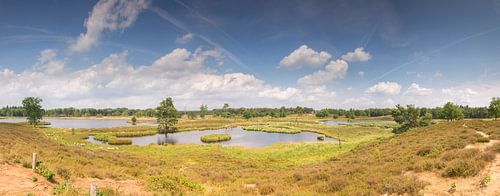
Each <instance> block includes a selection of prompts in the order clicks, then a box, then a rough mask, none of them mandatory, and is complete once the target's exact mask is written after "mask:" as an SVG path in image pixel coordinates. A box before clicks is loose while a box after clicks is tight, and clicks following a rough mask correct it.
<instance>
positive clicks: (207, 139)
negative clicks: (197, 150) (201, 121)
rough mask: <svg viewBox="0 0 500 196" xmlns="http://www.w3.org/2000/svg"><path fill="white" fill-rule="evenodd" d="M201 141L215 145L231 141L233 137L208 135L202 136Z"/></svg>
mask: <svg viewBox="0 0 500 196" xmlns="http://www.w3.org/2000/svg"><path fill="white" fill-rule="evenodd" d="M200 139H201V141H202V142H205V143H214V142H222V141H229V140H231V135H229V134H208V135H203V136H201V138H200Z"/></svg>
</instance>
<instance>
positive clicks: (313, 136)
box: [88, 127, 337, 147]
mask: <svg viewBox="0 0 500 196" xmlns="http://www.w3.org/2000/svg"><path fill="white" fill-rule="evenodd" d="M214 133H219V134H220V133H226V134H230V135H231V140H229V141H224V142H218V144H221V145H223V146H244V147H264V146H268V145H271V144H274V143H278V142H319V141H318V139H317V136H319V135H320V134H317V133H311V132H301V133H297V134H285V133H267V132H260V131H245V130H243V129H242V128H241V127H236V128H231V129H219V130H206V131H185V132H177V133H169V134H168V135H167V136H165V134H157V135H151V136H143V137H129V138H122V139H131V140H132V145H139V146H145V145H149V144H151V143H154V144H164V143H168V144H204V143H203V142H201V140H200V137H201V136H202V135H206V134H214ZM88 141H90V142H92V143H94V144H103V142H100V141H97V140H94V138H93V137H92V136H90V137H89V139H88ZM333 141H337V140H335V139H332V138H328V137H325V140H324V141H322V142H333Z"/></svg>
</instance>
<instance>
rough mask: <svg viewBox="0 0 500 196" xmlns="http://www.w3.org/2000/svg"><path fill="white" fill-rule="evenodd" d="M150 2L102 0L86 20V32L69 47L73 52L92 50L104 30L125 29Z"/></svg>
mask: <svg viewBox="0 0 500 196" xmlns="http://www.w3.org/2000/svg"><path fill="white" fill-rule="evenodd" d="M149 4H150V1H149V0H127V1H121V0H100V1H99V2H98V3H97V4H96V5H95V6H94V8H93V9H92V12H90V15H89V17H88V18H87V19H86V20H85V23H84V26H85V29H86V31H85V33H81V34H80V36H78V38H77V39H76V40H74V41H73V42H72V43H71V45H70V47H69V49H70V50H71V51H73V52H85V51H88V50H90V49H91V48H92V47H94V46H95V45H97V44H98V41H99V39H100V38H101V34H102V33H103V32H104V31H116V30H123V29H126V28H128V27H130V26H132V24H133V23H134V22H135V20H136V19H137V16H138V15H139V13H140V12H141V11H142V10H144V9H146V8H147V7H148V6H149Z"/></svg>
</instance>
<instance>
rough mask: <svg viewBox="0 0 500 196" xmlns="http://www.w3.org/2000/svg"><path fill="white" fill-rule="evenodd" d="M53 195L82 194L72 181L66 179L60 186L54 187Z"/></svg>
mask: <svg viewBox="0 0 500 196" xmlns="http://www.w3.org/2000/svg"><path fill="white" fill-rule="evenodd" d="M52 194H53V195H75V196H76V195H81V194H80V193H79V192H78V190H77V189H76V188H74V187H73V185H72V184H71V182H70V181H64V182H63V183H61V184H59V186H57V187H55V188H54V189H52Z"/></svg>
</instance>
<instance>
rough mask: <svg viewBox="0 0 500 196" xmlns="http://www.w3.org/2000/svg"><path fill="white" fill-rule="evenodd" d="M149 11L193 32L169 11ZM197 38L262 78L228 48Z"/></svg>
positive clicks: (156, 8) (203, 37) (203, 38)
mask: <svg viewBox="0 0 500 196" xmlns="http://www.w3.org/2000/svg"><path fill="white" fill-rule="evenodd" d="M181 5H183V6H187V5H185V4H183V3H182V4H181ZM149 9H150V10H151V11H153V12H154V13H156V14H157V15H158V16H160V18H162V19H164V20H166V21H168V22H170V23H172V24H173V25H174V26H175V27H177V28H179V29H181V30H183V31H185V32H193V31H191V30H190V29H189V28H188V27H187V26H185V25H184V24H183V23H182V22H181V21H179V20H177V19H175V18H174V17H173V16H171V15H170V14H169V13H168V12H167V11H165V10H163V9H161V8H159V7H154V6H151V7H149ZM193 34H194V35H195V36H196V37H198V38H200V39H201V40H203V41H205V42H206V43H208V44H210V45H212V46H213V47H215V48H219V49H220V50H222V52H224V54H225V55H226V56H227V57H228V58H229V59H230V60H231V61H233V62H234V63H236V64H237V65H238V66H240V67H243V68H245V69H247V70H248V71H250V72H251V73H252V74H253V75H256V76H257V77H259V78H260V76H259V74H257V72H255V71H254V70H253V69H252V68H251V67H249V66H247V65H246V64H244V63H243V62H241V61H240V60H239V59H238V58H237V57H236V56H235V55H234V54H233V53H232V52H230V51H228V50H227V49H226V48H224V47H222V46H221V45H220V44H219V43H217V42H214V41H212V40H211V39H209V38H208V37H206V36H204V35H201V34H198V33H193Z"/></svg>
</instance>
